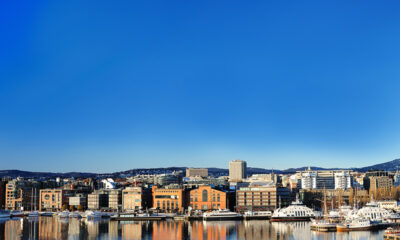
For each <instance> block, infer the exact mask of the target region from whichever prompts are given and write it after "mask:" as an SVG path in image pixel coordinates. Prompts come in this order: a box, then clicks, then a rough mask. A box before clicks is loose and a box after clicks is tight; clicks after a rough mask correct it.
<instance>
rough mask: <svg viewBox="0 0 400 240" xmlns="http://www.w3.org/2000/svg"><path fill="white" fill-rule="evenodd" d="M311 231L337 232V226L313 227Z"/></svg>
mask: <svg viewBox="0 0 400 240" xmlns="http://www.w3.org/2000/svg"><path fill="white" fill-rule="evenodd" d="M311 230H312V231H317V232H336V224H329V225H311Z"/></svg>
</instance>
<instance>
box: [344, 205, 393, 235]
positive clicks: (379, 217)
mask: <svg viewBox="0 0 400 240" xmlns="http://www.w3.org/2000/svg"><path fill="white" fill-rule="evenodd" d="M347 218H348V219H359V218H365V219H367V220H369V221H371V222H372V223H373V224H374V225H375V226H376V227H377V228H379V229H384V228H386V227H388V226H390V225H392V224H393V222H392V220H394V219H399V215H398V214H397V213H393V212H390V211H389V210H387V209H384V208H380V207H379V205H378V204H377V203H376V202H375V201H374V200H373V199H371V201H370V202H369V203H367V204H366V206H364V207H363V208H361V209H358V210H354V211H352V212H351V213H350V214H349V215H348V216H347Z"/></svg>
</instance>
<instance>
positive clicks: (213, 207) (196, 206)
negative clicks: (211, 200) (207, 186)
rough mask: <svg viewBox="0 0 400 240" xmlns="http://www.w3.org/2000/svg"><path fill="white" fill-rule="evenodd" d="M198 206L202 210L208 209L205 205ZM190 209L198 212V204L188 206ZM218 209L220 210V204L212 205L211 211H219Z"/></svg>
mask: <svg viewBox="0 0 400 240" xmlns="http://www.w3.org/2000/svg"><path fill="white" fill-rule="evenodd" d="M200 206H201V209H202V210H207V209H208V206H207V204H203V205H200ZM190 207H191V208H193V209H194V210H200V209H199V206H198V204H190ZM219 208H221V205H220V204H213V205H212V209H219Z"/></svg>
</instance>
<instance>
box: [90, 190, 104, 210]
mask: <svg viewBox="0 0 400 240" xmlns="http://www.w3.org/2000/svg"><path fill="white" fill-rule="evenodd" d="M107 207H108V195H107V194H105V193H99V192H94V193H91V194H88V209H90V210H100V209H102V208H107Z"/></svg>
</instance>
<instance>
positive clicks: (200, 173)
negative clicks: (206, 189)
mask: <svg viewBox="0 0 400 240" xmlns="http://www.w3.org/2000/svg"><path fill="white" fill-rule="evenodd" d="M186 177H208V169H207V168H187V169H186Z"/></svg>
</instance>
